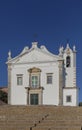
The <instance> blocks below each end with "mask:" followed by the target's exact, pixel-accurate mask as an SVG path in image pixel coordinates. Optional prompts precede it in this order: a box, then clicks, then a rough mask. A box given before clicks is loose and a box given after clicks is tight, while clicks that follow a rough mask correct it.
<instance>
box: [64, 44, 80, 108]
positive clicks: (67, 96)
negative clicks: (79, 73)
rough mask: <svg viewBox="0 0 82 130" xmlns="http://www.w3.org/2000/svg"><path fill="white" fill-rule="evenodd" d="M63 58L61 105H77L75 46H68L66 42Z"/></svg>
mask: <svg viewBox="0 0 82 130" xmlns="http://www.w3.org/2000/svg"><path fill="white" fill-rule="evenodd" d="M62 52H63V53H62V57H63V59H64V76H63V77H64V84H63V105H65V106H77V105H78V88H77V85H76V48H75V46H73V49H71V48H70V46H69V44H67V46H66V49H65V50H64V49H63V51H62Z"/></svg>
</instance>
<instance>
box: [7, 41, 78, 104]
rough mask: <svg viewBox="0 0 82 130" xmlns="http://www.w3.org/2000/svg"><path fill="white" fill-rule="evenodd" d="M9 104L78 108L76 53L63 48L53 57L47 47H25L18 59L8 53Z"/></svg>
mask: <svg viewBox="0 0 82 130" xmlns="http://www.w3.org/2000/svg"><path fill="white" fill-rule="evenodd" d="M6 63H7V65H8V104H11V105H57V106H58V105H63V106H77V105H78V88H77V85H76V49H75V46H73V49H71V48H70V47H69V45H68V44H67V47H66V48H65V49H64V48H63V47H60V49H59V54H58V55H55V54H52V53H51V52H49V51H48V50H47V48H46V47H45V46H43V45H42V46H41V47H38V43H37V42H33V43H32V47H31V48H29V47H25V48H24V49H23V51H22V52H21V53H20V54H19V55H18V56H16V57H14V58H12V57H11V52H9V53H8V61H7V62H6Z"/></svg>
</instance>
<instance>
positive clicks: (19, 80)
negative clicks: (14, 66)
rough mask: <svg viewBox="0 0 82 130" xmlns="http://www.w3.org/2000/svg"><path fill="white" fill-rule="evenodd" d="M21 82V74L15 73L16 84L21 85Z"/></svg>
mask: <svg viewBox="0 0 82 130" xmlns="http://www.w3.org/2000/svg"><path fill="white" fill-rule="evenodd" d="M22 84H23V75H22V74H18V75H17V85H22Z"/></svg>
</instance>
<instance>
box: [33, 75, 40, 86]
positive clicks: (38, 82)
mask: <svg viewBox="0 0 82 130" xmlns="http://www.w3.org/2000/svg"><path fill="white" fill-rule="evenodd" d="M33 76H34V77H37V84H36V83H35V82H36V80H35V78H34V85H33V79H32V77H33ZM39 86H40V75H39V74H38V73H32V74H31V87H32V88H38V87H39Z"/></svg>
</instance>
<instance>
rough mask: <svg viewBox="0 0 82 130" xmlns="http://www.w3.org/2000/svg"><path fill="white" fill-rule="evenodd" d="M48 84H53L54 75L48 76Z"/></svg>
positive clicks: (49, 74)
mask: <svg viewBox="0 0 82 130" xmlns="http://www.w3.org/2000/svg"><path fill="white" fill-rule="evenodd" d="M47 84H52V74H51V73H48V74H47Z"/></svg>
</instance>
